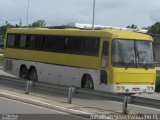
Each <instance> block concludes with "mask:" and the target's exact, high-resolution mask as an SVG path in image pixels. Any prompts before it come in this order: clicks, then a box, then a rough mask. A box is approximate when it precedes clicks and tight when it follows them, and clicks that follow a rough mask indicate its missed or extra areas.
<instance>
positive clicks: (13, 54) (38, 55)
mask: <svg viewBox="0 0 160 120" xmlns="http://www.w3.org/2000/svg"><path fill="white" fill-rule="evenodd" d="M5 57H7V58H13V59H19V60H28V61H36V62H44V63H49V64H57V65H64V66H73V67H81V68H90V69H97V68H99V66H100V65H99V64H100V63H99V60H98V59H99V58H98V57H94V56H85V55H84V56H83V57H82V55H74V54H64V53H55V52H43V51H36V50H35V51H33V50H23V49H12V48H6V49H5Z"/></svg>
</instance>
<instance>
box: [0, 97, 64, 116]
mask: <svg viewBox="0 0 160 120" xmlns="http://www.w3.org/2000/svg"><path fill="white" fill-rule="evenodd" d="M0 98H1V99H5V100H9V101H13V102H17V103H21V104H26V105H29V106H33V107H37V108H40V109H46V110H49V111H53V112H56V113H60V114H64V113H63V112H60V111H56V110H52V109H49V108H45V107H39V106H37V105H33V104H29V103H25V102H21V101H17V100H12V99H9V98H3V97H0Z"/></svg>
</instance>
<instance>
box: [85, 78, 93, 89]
mask: <svg viewBox="0 0 160 120" xmlns="http://www.w3.org/2000/svg"><path fill="white" fill-rule="evenodd" d="M84 87H85V88H87V89H93V82H92V80H91V78H90V77H89V76H87V77H86V82H85V86H84Z"/></svg>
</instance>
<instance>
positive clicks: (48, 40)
mask: <svg viewBox="0 0 160 120" xmlns="http://www.w3.org/2000/svg"><path fill="white" fill-rule="evenodd" d="M53 40H54V37H53V36H46V37H45V42H44V49H46V50H52V49H53Z"/></svg>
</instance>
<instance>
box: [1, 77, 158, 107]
mask: <svg viewBox="0 0 160 120" xmlns="http://www.w3.org/2000/svg"><path fill="white" fill-rule="evenodd" d="M0 80H5V81H8V82H11V81H12V82H14V83H15V82H16V83H18V84H26V83H27V81H24V80H21V79H19V78H16V77H8V76H2V75H0ZM34 86H35V87H37V88H38V89H43V90H49V91H55V89H56V90H60V91H62V92H66V93H67V91H68V88H69V87H68V86H61V85H55V84H47V83H43V82H37V83H34ZM75 92H76V93H77V94H74V96H78V94H79V93H81V94H83V95H86V96H90V97H92V98H93V97H96V96H97V97H101V98H106V99H110V100H113V101H119V102H123V98H124V95H123V94H116V93H111V92H102V91H96V90H94V91H93V90H86V89H81V88H77V89H76V91H75ZM81 97H83V96H81ZM129 103H130V104H135V105H140V106H146V107H152V108H158V109H160V100H157V99H152V98H144V97H138V96H130V99H129Z"/></svg>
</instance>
